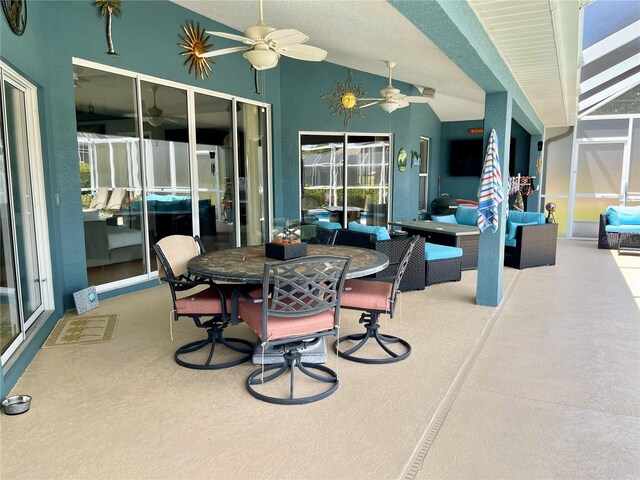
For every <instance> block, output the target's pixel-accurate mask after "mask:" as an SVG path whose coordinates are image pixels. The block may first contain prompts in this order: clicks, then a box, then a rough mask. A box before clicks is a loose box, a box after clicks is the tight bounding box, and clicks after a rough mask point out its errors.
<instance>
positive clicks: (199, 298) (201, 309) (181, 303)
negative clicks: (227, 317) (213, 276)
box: [176, 283, 262, 315]
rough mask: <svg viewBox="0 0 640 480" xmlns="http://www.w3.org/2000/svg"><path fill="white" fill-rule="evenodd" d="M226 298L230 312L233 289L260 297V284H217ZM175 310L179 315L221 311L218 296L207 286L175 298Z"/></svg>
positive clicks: (214, 313)
mask: <svg viewBox="0 0 640 480" xmlns="http://www.w3.org/2000/svg"><path fill="white" fill-rule="evenodd" d="M218 287H220V290H222V294H223V295H224V296H225V298H226V300H227V313H228V314H230V313H231V296H232V295H233V291H234V290H236V289H237V290H243V291H245V292H247V293H248V294H249V295H251V296H252V297H253V298H262V285H250V284H247V285H239V284H233V283H228V284H227V283H222V284H218ZM176 312H177V313H178V314H180V315H217V314H220V313H222V307H221V303H220V296H219V295H218V292H217V290H216V289H215V288H211V287H209V288H207V289H206V290H202V291H201V292H198V293H196V294H193V295H188V296H186V297H184V298H179V299H177V300H176Z"/></svg>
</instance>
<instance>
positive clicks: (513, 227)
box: [507, 220, 538, 240]
mask: <svg viewBox="0 0 640 480" xmlns="http://www.w3.org/2000/svg"><path fill="white" fill-rule="evenodd" d="M525 225H538V223H537V222H527V223H517V222H512V221H511V220H509V221H508V222H507V238H509V239H514V240H515V238H516V232H517V230H518V227H519V226H525Z"/></svg>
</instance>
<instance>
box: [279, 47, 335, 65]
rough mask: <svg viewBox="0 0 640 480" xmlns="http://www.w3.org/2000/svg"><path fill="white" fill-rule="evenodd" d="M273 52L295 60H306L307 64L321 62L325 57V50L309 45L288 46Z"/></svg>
mask: <svg viewBox="0 0 640 480" xmlns="http://www.w3.org/2000/svg"><path fill="white" fill-rule="evenodd" d="M273 50H274V51H276V52H277V53H279V54H280V55H284V56H285V57H289V58H295V59H296V60H306V61H308V62H321V61H322V60H324V59H325V57H326V56H327V52H326V51H325V50H322V49H321V48H318V47H312V46H310V45H290V46H287V47H276V48H274V49H273Z"/></svg>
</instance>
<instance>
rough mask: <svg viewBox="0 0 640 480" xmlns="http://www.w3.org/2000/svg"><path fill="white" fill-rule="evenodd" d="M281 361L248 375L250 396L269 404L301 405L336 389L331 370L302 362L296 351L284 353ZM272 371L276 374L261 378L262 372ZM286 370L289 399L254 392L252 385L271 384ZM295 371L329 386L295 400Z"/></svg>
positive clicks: (300, 355)
mask: <svg viewBox="0 0 640 480" xmlns="http://www.w3.org/2000/svg"><path fill="white" fill-rule="evenodd" d="M283 359H284V364H271V365H268V366H265V367H264V369H263V368H259V369H257V370H256V371H255V372H253V373H252V374H251V375H249V378H248V379H247V389H248V390H249V393H250V394H251V395H252V396H254V397H255V398H257V399H258V400H262V401H265V402H269V403H276V404H279V405H301V404H305V403H311V402H317V401H318V400H322V399H323V398H326V397H328V396H329V395H331V394H332V393H333V392H335V391H336V390H337V389H338V375H337V374H336V372H334V371H333V370H331V369H330V368H329V367H325V366H324V365H319V364H316V363H306V362H302V353H300V352H299V351H298V350H297V349H294V350H290V351H288V352H286V353H285V354H284V355H283ZM273 370H276V372H275V373H272V374H270V375H267V376H264V377H263V376H262V372H263V371H264V372H271V371H273ZM287 370H288V371H289V398H281V397H273V396H269V395H265V394H263V393H260V392H258V391H256V390H255V388H254V385H262V384H264V383H267V382H271V381H273V380H275V379H276V378H279V377H281V376H282V375H284V374H286V372H287ZM296 370H298V371H300V372H301V373H303V374H304V375H306V376H308V377H310V378H313V379H314V380H318V381H321V382H326V383H330V384H331V386H330V387H329V388H328V389H327V390H325V391H324V392H322V393H318V394H316V395H311V396H308V397H298V398H296V397H295V375H294V374H295V371H296ZM314 370H315V371H320V372H323V373H325V374H327V375H320V374H318V373H315V372H314Z"/></svg>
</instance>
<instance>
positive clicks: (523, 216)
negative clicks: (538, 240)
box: [508, 210, 545, 225]
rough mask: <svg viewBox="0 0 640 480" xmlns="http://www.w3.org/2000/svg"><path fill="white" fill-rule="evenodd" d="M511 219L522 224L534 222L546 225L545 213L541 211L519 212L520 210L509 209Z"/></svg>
mask: <svg viewBox="0 0 640 480" xmlns="http://www.w3.org/2000/svg"><path fill="white" fill-rule="evenodd" d="M508 218H509V221H510V222H516V223H520V224H524V223H533V224H535V225H544V223H545V218H544V213H541V212H519V211H518V210H509V217H508Z"/></svg>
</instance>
